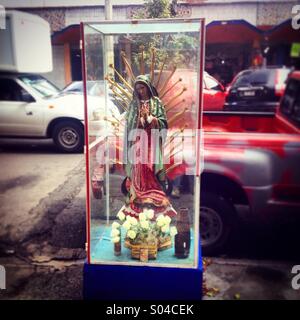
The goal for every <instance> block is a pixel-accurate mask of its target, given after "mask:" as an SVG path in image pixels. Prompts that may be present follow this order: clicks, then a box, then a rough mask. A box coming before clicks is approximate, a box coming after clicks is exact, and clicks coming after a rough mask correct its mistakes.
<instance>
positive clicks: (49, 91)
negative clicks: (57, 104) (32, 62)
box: [19, 75, 60, 98]
mask: <svg viewBox="0 0 300 320" xmlns="http://www.w3.org/2000/svg"><path fill="white" fill-rule="evenodd" d="M19 79H20V80H21V81H22V82H24V83H25V84H26V85H28V86H29V87H30V88H31V89H32V90H33V91H34V92H35V93H36V94H37V95H38V96H40V97H41V98H46V97H50V96H53V95H56V94H58V93H59V92H60V91H59V89H58V88H56V87H55V86H54V85H53V84H52V83H51V82H50V81H48V80H47V79H45V78H43V77H41V76H39V75H26V76H20V77H19Z"/></svg>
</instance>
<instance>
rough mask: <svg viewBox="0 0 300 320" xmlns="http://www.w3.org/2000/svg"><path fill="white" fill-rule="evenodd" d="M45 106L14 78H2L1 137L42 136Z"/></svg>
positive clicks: (0, 84)
mask: <svg viewBox="0 0 300 320" xmlns="http://www.w3.org/2000/svg"><path fill="white" fill-rule="evenodd" d="M42 132H43V105H41V104H40V103H39V102H36V100H35V99H34V98H33V97H32V95H31V94H30V93H29V92H28V91H27V90H26V89H25V88H24V87H23V86H22V85H21V84H19V83H18V82H17V80H16V79H13V78H0V135H1V136H20V137H22V136H28V137H30V136H40V135H41V134H42Z"/></svg>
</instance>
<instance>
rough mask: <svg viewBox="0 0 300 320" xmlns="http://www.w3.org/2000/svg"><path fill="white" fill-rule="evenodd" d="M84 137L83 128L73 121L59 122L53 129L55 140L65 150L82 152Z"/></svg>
mask: <svg viewBox="0 0 300 320" xmlns="http://www.w3.org/2000/svg"><path fill="white" fill-rule="evenodd" d="M83 137H84V135H83V128H82V127H81V126H80V125H79V124H77V123H75V122H72V121H64V122H61V123H58V124H57V125H56V126H55V127H54V130H53V141H54V143H55V144H56V146H57V147H58V148H59V149H60V150H61V151H63V152H69V153H72V152H82V151H83V146H84V138H83Z"/></svg>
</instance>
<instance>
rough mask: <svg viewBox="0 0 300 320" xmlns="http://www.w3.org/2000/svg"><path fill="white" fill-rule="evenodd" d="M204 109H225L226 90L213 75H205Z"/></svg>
mask: <svg viewBox="0 0 300 320" xmlns="http://www.w3.org/2000/svg"><path fill="white" fill-rule="evenodd" d="M203 98H204V110H207V111H209V110H211V111H220V110H223V106H224V103H225V92H224V88H223V86H222V85H221V84H220V83H219V82H218V81H217V80H216V79H214V78H213V77H211V76H208V75H206V76H205V77H204V90H203Z"/></svg>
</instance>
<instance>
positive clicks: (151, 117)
mask: <svg viewBox="0 0 300 320" xmlns="http://www.w3.org/2000/svg"><path fill="white" fill-rule="evenodd" d="M153 119H154V117H153V115H152V114H150V115H149V116H148V117H147V122H148V123H149V124H150V123H151V122H152V120H153Z"/></svg>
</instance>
